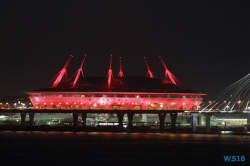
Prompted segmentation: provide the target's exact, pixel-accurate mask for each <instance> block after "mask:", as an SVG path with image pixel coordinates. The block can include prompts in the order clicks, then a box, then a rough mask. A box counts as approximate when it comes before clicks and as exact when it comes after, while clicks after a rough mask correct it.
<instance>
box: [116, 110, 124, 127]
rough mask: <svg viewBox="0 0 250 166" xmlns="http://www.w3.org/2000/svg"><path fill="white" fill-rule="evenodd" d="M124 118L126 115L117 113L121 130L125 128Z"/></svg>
mask: <svg viewBox="0 0 250 166" xmlns="http://www.w3.org/2000/svg"><path fill="white" fill-rule="evenodd" d="M123 116H124V113H117V117H118V122H119V128H122V127H123Z"/></svg>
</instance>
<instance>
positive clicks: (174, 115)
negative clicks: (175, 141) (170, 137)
mask: <svg viewBox="0 0 250 166" xmlns="http://www.w3.org/2000/svg"><path fill="white" fill-rule="evenodd" d="M170 118H171V122H172V130H174V129H175V127H176V126H175V125H176V118H177V113H170Z"/></svg>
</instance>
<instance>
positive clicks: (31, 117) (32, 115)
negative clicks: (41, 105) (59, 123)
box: [29, 112, 35, 126]
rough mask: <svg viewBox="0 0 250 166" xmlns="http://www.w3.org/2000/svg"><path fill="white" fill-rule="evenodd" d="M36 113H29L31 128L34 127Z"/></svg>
mask: <svg viewBox="0 0 250 166" xmlns="http://www.w3.org/2000/svg"><path fill="white" fill-rule="evenodd" d="M34 115H35V114H34V113H33V112H30V113H29V118H30V126H33V121H34Z"/></svg>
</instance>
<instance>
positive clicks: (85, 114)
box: [82, 112, 87, 129]
mask: <svg viewBox="0 0 250 166" xmlns="http://www.w3.org/2000/svg"><path fill="white" fill-rule="evenodd" d="M86 119H87V113H86V112H83V113H82V128H83V129H85V128H86Z"/></svg>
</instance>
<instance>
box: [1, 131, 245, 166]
mask: <svg viewBox="0 0 250 166" xmlns="http://www.w3.org/2000/svg"><path fill="white" fill-rule="evenodd" d="M0 148H1V152H0V165H44V166H45V165H46V166H48V165H55V166H57V165H70V166H73V165H100V166H102V165H119V166H120V165H141V166H142V165H152V166H153V165H185V166H189V165H199V166H201V165H231V164H233V165H250V136H249V135H247V136H245V135H243V136H241V135H220V136H219V134H193V133H186V134H181V133H136V132H134V133H126V132H120V133H115V132H59V131H0ZM225 155H235V156H238V155H239V156H240V160H242V159H241V156H244V157H245V161H244V162H242V161H236V162H233V163H232V162H230V163H229V162H225V161H224V157H223V156H225ZM236 159H237V158H236Z"/></svg>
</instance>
